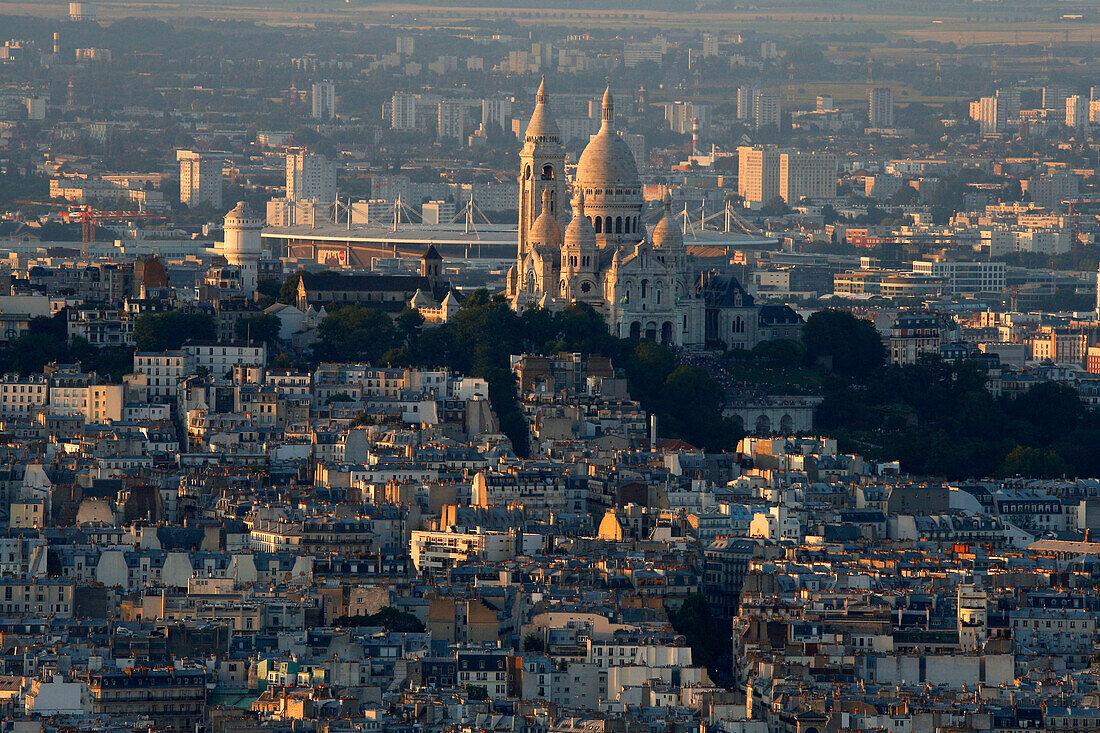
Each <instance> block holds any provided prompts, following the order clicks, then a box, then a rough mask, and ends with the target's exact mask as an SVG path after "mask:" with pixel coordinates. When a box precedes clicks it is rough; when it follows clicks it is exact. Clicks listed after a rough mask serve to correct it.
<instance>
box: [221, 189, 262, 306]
mask: <svg viewBox="0 0 1100 733" xmlns="http://www.w3.org/2000/svg"><path fill="white" fill-rule="evenodd" d="M263 226H264V222H263V219H261V218H260V217H259V216H258V215H257V214H256V212H254V211H252V208H251V207H250V206H249V205H248V204H246V203H245V202H244V201H239V202H237V205H236V206H234V207H233V210H232V211H230V212H229V213H228V214H226V215H225V226H224V228H225V236H224V237H223V241H222V243H221V246H220V247H218V254H220V255H222V256H223V257H225V259H226V261H227V262H228V263H229V264H231V265H236V266H237V267H239V268H240V270H241V290H242V291H243V292H245V293H252V292H255V290H256V283H257V282H258V281H259V276H260V254H261V253H262V251H263V243H262V242H261V240H260V230H262V229H263Z"/></svg>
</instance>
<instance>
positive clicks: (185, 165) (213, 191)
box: [176, 150, 222, 209]
mask: <svg viewBox="0 0 1100 733" xmlns="http://www.w3.org/2000/svg"><path fill="white" fill-rule="evenodd" d="M176 160H177V161H179V164H180V202H181V203H184V204H187V205H188V206H198V205H199V204H201V203H204V202H205V203H208V204H210V205H211V206H213V207H214V208H216V209H220V208H221V205H222V159H221V158H220V157H215V156H212V155H210V154H209V153H199V152H196V151H194V150H177V151H176Z"/></svg>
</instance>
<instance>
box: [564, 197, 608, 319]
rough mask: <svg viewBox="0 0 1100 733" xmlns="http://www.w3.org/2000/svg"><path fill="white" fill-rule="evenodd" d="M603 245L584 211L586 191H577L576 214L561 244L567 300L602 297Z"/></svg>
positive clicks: (575, 199) (574, 207) (588, 299)
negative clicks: (597, 241) (600, 275)
mask: <svg viewBox="0 0 1100 733" xmlns="http://www.w3.org/2000/svg"><path fill="white" fill-rule="evenodd" d="M599 254H600V253H599V248H598V247H597V246H596V230H595V229H593V228H592V224H591V222H589V221H588V218H587V217H586V216H585V213H584V191H583V190H581V189H579V188H578V189H577V190H576V191H575V192H574V193H573V218H572V220H570V222H569V226H568V227H566V229H565V239H564V241H563V243H562V248H561V297H562V298H564V299H565V300H583V301H592V302H595V301H598V300H600V299H601V297H602V293H601V291H600V287H599V280H598V276H599V272H598V260H599Z"/></svg>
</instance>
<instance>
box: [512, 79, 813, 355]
mask: <svg viewBox="0 0 1100 733" xmlns="http://www.w3.org/2000/svg"><path fill="white" fill-rule="evenodd" d="M519 183H520V194H519V246H518V253H517V258H516V263H515V265H513V266H512V267H511V268H509V271H508V280H507V291H506V292H507V296H508V299H509V301H510V302H511V303H512V306H513V307H514V308H516V309H517V310H522V309H524V308H526V307H529V306H542V307H545V308H551V309H553V308H560V307H564V306H565V305H568V304H569V303H572V302H582V303H587V304H589V305H591V306H592V307H593V308H595V309H596V311H597V312H599V313H600V314H601V315H602V316H603V317H604V319H605V320H606V321H607V325H608V328H609V330H610V331H611V333H612V334H614V335H616V336H619V337H623V338H625V337H633V338H650V339H653V340H655V341H659V342H661V343H665V344H669V345H675V346H689V347H703V346H705V345H707V344H711V345H718V344H721V345H723V346H726V347H728V348H735V347H736V348H752V347H753V346H754V345H755V344H756V343H757V342H758V341H759V340H761V338H762V337H766V336H765V332H766V331H768V330H769V327H768V325H767V324H763V325H764V327H763V328H762V324H761V311H760V309H759V308H757V307H756V306H755V305H754V303H753V299H752V297H751V296H750V295H748V294H747V293H746V292H745V291H744V290H743V288H742V287H741V285H740V283H738V282H737V280H736V279H734V278H732V277H728V276H720V275H718V274H716V273H708V272H703V271H702V269H701V268H700V266H699V264H698V263H697V262H696V261H695V259H694V258H693V257H691V256H690V255H689V254H688V252H687V248H686V247H685V245H684V238H683V234H682V232H681V230H680V226H679V223H678V222H677V221H676V220H675V219H674V218H673V216H672V212H671V199H670V198H669V197H667V196H666V197H665V200H664V215H663V216H662V218H661V220H660V221H659V222H658V223H657V224H656V225H655V226H654V227H653V229H652V231H647V227H646V225H645V222H644V221H643V218H642V208H643V204H644V199H643V195H642V182H641V179H640V177H639V175H638V166H637V163H636V162H635V160H634V156H633V154H632V153H631V152H630V148H629V147H628V146H627V144H626V142H625V141H624V140H623V138H622V137H621V136H620V135H619V134H618V133H617V132H616V130H615V109H614V103H613V100H612V96H611V89H610V87H609V88H608V89H607V91H606V92H604V97H603V110H602V122H601V126H600V130H599V132H598V133H597V134H596V135H594V136H593V137H592V139H591V141H590V142H589V143H588V145H587V147H585V149H584V152H583V153H582V154H581V157H580V160H579V161H578V163H577V170H576V174H575V176H574V179H573V183H572V186H571V187H570V186H569V185H568V183H567V181H566V178H565V150H564V148H563V147H562V143H561V133H560V132H559V130H558V126H557V124H556V123H555V122H554V119H553V115H552V114H551V112H550V106H549V98H548V96H547V92H546V82H545V80H544V81H543V83H542V84H541V85H540V86H539V90H538V96H537V97H536V102H535V111H534V113H533V114H532V115H531V122H530V123H529V124H528V126H527V131H526V133H525V136H524V142H523V149H522V151H521V152H520V178H519ZM570 188H571V190H572V197H571V200H567V197H568V196H569V191H570ZM784 308H785V306H784ZM787 311H790V309H787ZM790 313H791V314H793V311H790ZM796 318H797V317H796ZM788 319H789V316H788Z"/></svg>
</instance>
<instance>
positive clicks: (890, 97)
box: [867, 87, 894, 128]
mask: <svg viewBox="0 0 1100 733" xmlns="http://www.w3.org/2000/svg"><path fill="white" fill-rule="evenodd" d="M868 107H869V109H868V112H867V119H868V121H869V122H870V125H871V127H874V128H885V127H893V126H894V90H893V89H890V88H889V87H878V88H876V89H872V90H871V96H870V100H869V102H868Z"/></svg>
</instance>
